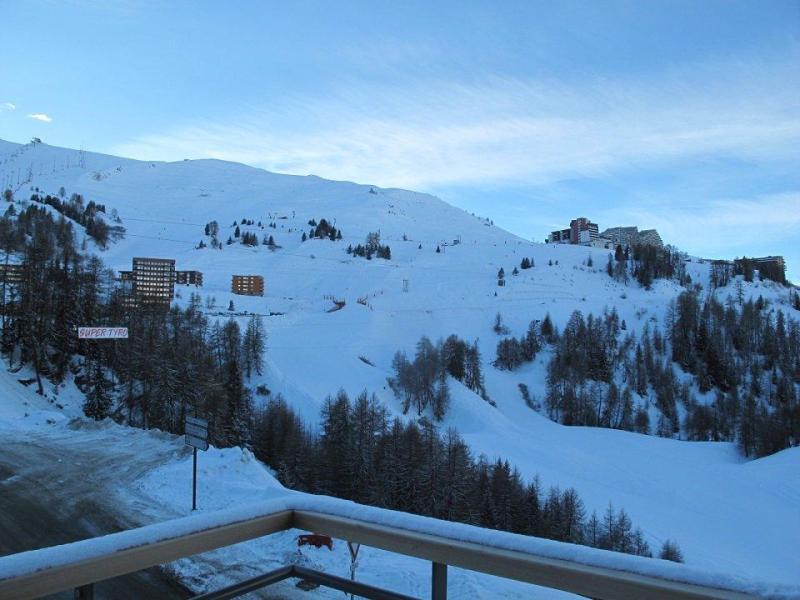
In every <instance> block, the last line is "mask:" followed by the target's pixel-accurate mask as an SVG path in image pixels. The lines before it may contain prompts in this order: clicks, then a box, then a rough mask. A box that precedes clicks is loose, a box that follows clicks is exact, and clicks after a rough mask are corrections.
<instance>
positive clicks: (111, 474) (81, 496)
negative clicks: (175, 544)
mask: <svg viewBox="0 0 800 600" xmlns="http://www.w3.org/2000/svg"><path fill="white" fill-rule="evenodd" d="M93 442H94V440H92V437H91V436H88V437H87V439H85V440H84V439H82V436H81V435H79V434H78V435H76V433H75V432H69V431H68V430H64V431H62V432H61V433H60V434H56V435H55V436H54V435H52V433H50V432H45V433H39V432H35V431H33V432H32V431H25V432H15V431H3V434H2V447H0V555H5V554H13V553H16V552H22V551H25V550H33V549H36V548H42V547H46V546H53V545H56V544H64V543H67V542H73V541H77V540H80V539H85V538H89V537H94V536H98V535H102V534H106V533H112V532H115V531H119V530H122V529H127V528H129V527H134V526H136V525H140V524H141V522H140V519H139V518H137V517H138V515H136V514H129V515H124V514H120V507H121V506H125V505H126V504H128V505H129V504H130V502H129V501H128V502H127V503H121V502H120V501H119V498H118V497H117V495H116V494H115V493H114V490H115V487H119V486H121V485H124V483H126V482H129V481H131V480H132V479H133V478H135V477H136V476H137V475H138V474H141V473H142V472H143V470H144V469H148V468H151V467H152V466H154V465H156V464H158V463H159V462H160V461H163V460H166V459H168V458H169V456H168V454H169V453H168V452H167V453H165V452H164V451H163V450H161V451H158V450H157V451H156V452H155V453H154V455H153V456H148V457H147V459H146V460H144V459H143V458H142V456H137V455H136V452H135V446H134V445H131V446H130V447H128V448H126V447H125V445H124V440H122V442H123V444H121V445H120V447H118V448H115V449H114V450H113V451H112V452H107V451H106V449H105V448H104V449H103V451H102V452H98V451H97V446H96V444H95V443H93ZM173 453H174V450H173ZM190 595H191V594H190V592H189V591H188V590H187V589H186V588H184V587H183V586H181V585H179V584H178V583H176V582H175V581H174V580H172V579H170V578H169V577H168V576H167V575H166V574H165V573H164V572H163V571H161V570H160V569H149V570H148V571H143V572H141V573H137V574H132V575H129V576H125V577H119V578H116V579H113V580H109V581H105V582H102V583H100V584H98V585H97V586H96V587H95V597H96V598H108V599H111V598H113V599H114V600H128V599H130V600H134V599H136V600H139V599H142V598H164V599H171V598H188V597H189V596H190ZM52 597H53V598H59V599H61V598H64V599H66V598H72V594H71V593H70V592H66V593H63V594H59V595H56V596H52Z"/></svg>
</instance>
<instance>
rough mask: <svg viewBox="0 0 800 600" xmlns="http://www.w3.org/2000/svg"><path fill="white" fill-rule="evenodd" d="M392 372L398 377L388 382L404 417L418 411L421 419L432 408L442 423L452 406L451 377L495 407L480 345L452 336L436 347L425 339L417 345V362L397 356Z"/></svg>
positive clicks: (432, 411)
mask: <svg viewBox="0 0 800 600" xmlns="http://www.w3.org/2000/svg"><path fill="white" fill-rule="evenodd" d="M392 369H393V370H394V376H393V377H390V378H389V380H388V383H389V387H390V388H391V389H392V391H393V392H394V394H395V395H396V396H397V397H398V398H399V399H400V401H401V403H402V407H403V412H404V413H407V412H408V411H409V410H410V409H411V407H414V408H415V409H416V411H417V415H422V414H423V413H424V412H425V411H426V410H427V408H429V407H430V409H431V413H432V414H433V417H434V419H436V420H437V421H441V420H442V418H443V417H444V415H445V413H446V412H447V408H448V406H449V405H450V388H449V385H448V383H447V378H448V377H453V378H454V379H456V380H458V381H460V382H461V383H463V384H464V385H465V386H467V387H468V388H469V389H471V390H472V391H474V392H475V393H477V394H479V395H480V396H481V397H482V398H483V399H484V400H486V401H487V402H489V403H492V402H491V400H490V399H489V396H488V395H487V394H486V388H485V387H484V385H483V373H482V372H481V355H480V352H479V351H478V344H477V342H474V343H472V344H468V343H467V342H465V341H464V340H462V339H460V338H459V337H458V336H456V335H450V336H448V338H447V339H446V340H444V341H442V340H439V341H438V342H437V343H436V344H434V343H433V342H431V340H430V339H428V338H427V337H425V336H423V337H422V338H420V340H419V341H418V342H417V347H416V353H415V355H414V360H409V359H408V358H407V357H406V354H405V353H404V352H402V351H400V352H397V353H396V354H395V356H394V359H393V360H392Z"/></svg>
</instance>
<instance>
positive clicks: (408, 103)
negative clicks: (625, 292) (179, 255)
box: [0, 0, 800, 281]
mask: <svg viewBox="0 0 800 600" xmlns="http://www.w3.org/2000/svg"><path fill="white" fill-rule="evenodd" d="M0 20H2V22H3V23H4V27H3V31H2V34H0V138H4V139H8V140H12V141H27V140H28V139H30V138H31V137H32V136H39V137H41V138H42V139H43V140H44V141H46V142H48V143H50V144H54V145H62V146H70V147H80V146H82V147H84V148H86V149H90V150H94V151H100V152H108V153H114V154H122V155H125V156H131V157H135V158H147V159H163V160H179V159H182V158H201V157H217V158H223V159H229V160H235V161H241V162H245V163H248V164H252V165H255V166H260V167H264V168H267V169H270V170H275V171H281V172H289V173H300V174H306V173H315V174H318V175H321V176H324V177H330V178H334V179H351V180H356V181H360V182H365V183H374V184H377V185H382V186H397V187H406V188H412V189H416V190H421V191H428V192H432V193H435V194H437V195H439V196H440V197H442V198H443V199H445V200H447V201H449V202H451V203H453V204H455V205H458V206H461V207H463V208H466V209H467V210H469V211H471V212H475V213H477V214H480V215H484V216H489V217H491V218H493V219H494V221H495V222H496V223H497V224H499V225H501V226H503V227H505V228H507V229H510V230H511V231H514V232H515V233H517V234H519V235H522V236H523V237H526V238H529V239H530V238H533V239H536V240H542V239H543V238H544V236H545V235H546V233H547V231H548V230H550V229H552V228H555V227H561V226H566V225H567V224H568V222H569V220H570V218H572V217H575V216H579V215H585V216H589V217H591V218H592V219H593V220H595V221H596V222H598V223H599V224H600V227H601V228H604V227H606V226H613V225H628V224H636V225H639V226H640V227H644V228H649V227H657V228H658V229H659V230H660V231H661V233H662V237H664V238H665V239H666V240H667V241H669V242H672V243H674V244H676V245H677V246H679V247H681V248H683V249H685V250H687V251H689V252H692V253H694V254H700V255H703V256H709V257H732V256H739V255H745V254H747V255H761V254H771V253H773V254H774V253H781V254H784V255H785V256H786V257H787V259H788V261H789V272H790V276H791V277H792V279H793V280H795V281H800V0H795V1H778V0H768V1H758V2H755V1H754V2H735V1H725V2H714V1H705V0H704V1H698V0H694V1H691V2H682V1H680V0H670V1H667V0H664V1H659V2H656V1H649V2H648V1H629V2H590V1H588V0H586V1H583V2H555V1H552V2H534V1H528V2H510V1H508V2H447V1H439V2H379V1H372V2H244V1H239V2H230V3H223V2H163V3H162V2H154V1H149V0H142V1H140V2H133V1H116V2H115V1H109V2H101V1H100V0H97V1H92V0H72V1H65V2H54V1H46V2H45V1H35V0H28V1H26V2H16V1H9V0H0Z"/></svg>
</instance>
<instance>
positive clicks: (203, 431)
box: [183, 416, 208, 510]
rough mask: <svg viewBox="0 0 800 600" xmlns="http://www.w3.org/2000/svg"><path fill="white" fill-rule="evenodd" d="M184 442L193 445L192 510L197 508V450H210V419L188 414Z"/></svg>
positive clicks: (184, 425)
mask: <svg viewBox="0 0 800 600" xmlns="http://www.w3.org/2000/svg"><path fill="white" fill-rule="evenodd" d="M183 432H184V434H185V436H184V443H185V444H186V445H187V446H191V447H192V450H193V452H192V510H197V451H198V450H202V451H203V452H205V451H206V450H208V421H206V420H205V419H201V418H199V417H190V416H187V417H186V420H185V421H184V423H183Z"/></svg>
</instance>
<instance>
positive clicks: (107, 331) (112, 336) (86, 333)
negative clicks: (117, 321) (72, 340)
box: [78, 327, 128, 340]
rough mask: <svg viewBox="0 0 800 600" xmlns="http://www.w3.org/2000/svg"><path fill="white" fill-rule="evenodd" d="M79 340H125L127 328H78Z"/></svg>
mask: <svg viewBox="0 0 800 600" xmlns="http://www.w3.org/2000/svg"><path fill="white" fill-rule="evenodd" d="M78 339H81V340H127V339H128V328H127V327H78Z"/></svg>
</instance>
